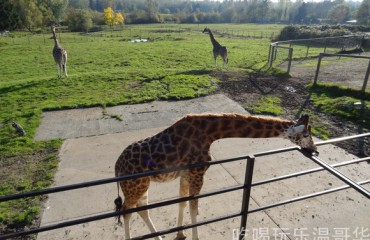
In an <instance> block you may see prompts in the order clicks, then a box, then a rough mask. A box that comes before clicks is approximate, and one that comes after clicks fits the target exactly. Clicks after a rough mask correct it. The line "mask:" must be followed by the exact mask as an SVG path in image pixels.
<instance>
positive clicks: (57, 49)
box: [51, 25, 68, 78]
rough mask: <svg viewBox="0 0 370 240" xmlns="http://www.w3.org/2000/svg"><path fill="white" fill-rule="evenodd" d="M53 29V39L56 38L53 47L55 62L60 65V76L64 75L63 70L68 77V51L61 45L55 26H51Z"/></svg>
mask: <svg viewBox="0 0 370 240" xmlns="http://www.w3.org/2000/svg"><path fill="white" fill-rule="evenodd" d="M51 31H52V33H53V39H54V48H53V57H54V60H55V63H56V64H57V67H58V77H59V78H61V77H62V70H63V72H64V75H65V76H66V77H67V78H68V74H67V51H66V50H65V49H64V48H63V47H62V46H60V44H59V41H58V39H57V36H56V34H55V26H54V25H52V26H51Z"/></svg>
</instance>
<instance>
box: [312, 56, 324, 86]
mask: <svg viewBox="0 0 370 240" xmlns="http://www.w3.org/2000/svg"><path fill="white" fill-rule="evenodd" d="M323 56H324V54H323V53H320V56H319V61H318V62H317V68H316V73H315V79H314V81H313V85H316V84H317V78H318V77H319V72H320V65H321V59H322V57H323Z"/></svg>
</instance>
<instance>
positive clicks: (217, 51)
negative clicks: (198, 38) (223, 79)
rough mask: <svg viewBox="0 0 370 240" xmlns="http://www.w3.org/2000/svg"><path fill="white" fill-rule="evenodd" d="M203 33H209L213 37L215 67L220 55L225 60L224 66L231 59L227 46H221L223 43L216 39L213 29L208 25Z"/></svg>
mask: <svg viewBox="0 0 370 240" xmlns="http://www.w3.org/2000/svg"><path fill="white" fill-rule="evenodd" d="M203 33H208V34H209V37H210V38H211V42H212V45H213V58H214V60H215V67H217V57H218V56H221V58H222V61H223V65H222V66H225V65H226V64H227V63H228V61H229V59H228V57H227V48H226V47H225V46H221V44H219V43H218V42H217V41H216V39H215V37H214V36H213V34H212V31H211V29H209V28H208V27H206V28H205V29H204V30H203Z"/></svg>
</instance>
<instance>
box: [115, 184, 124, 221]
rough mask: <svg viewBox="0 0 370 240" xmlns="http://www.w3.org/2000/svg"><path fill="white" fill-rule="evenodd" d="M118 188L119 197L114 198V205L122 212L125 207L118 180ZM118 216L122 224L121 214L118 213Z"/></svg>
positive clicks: (117, 210)
mask: <svg viewBox="0 0 370 240" xmlns="http://www.w3.org/2000/svg"><path fill="white" fill-rule="evenodd" d="M117 190H118V197H117V198H116V199H115V200H114V205H115V206H116V207H115V211H116V212H120V211H121V210H122V207H123V202H122V198H121V196H120V195H119V184H118V182H117ZM116 218H117V221H118V223H119V224H122V222H121V214H120V215H117V216H116Z"/></svg>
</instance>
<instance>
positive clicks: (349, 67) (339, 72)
mask: <svg viewBox="0 0 370 240" xmlns="http://www.w3.org/2000/svg"><path fill="white" fill-rule="evenodd" d="M355 56H366V57H370V53H362V54H361V55H355ZM317 63H318V58H314V59H307V60H303V61H301V60H298V61H292V66H291V71H290V74H291V75H292V76H293V77H297V78H303V79H311V80H313V79H314V77H315V73H316V68H317ZM368 66H369V59H358V58H350V57H341V58H338V57H324V58H323V59H322V62H321V65H320V72H319V76H318V82H328V83H335V84H339V85H343V86H347V87H351V88H354V89H358V90H360V89H362V86H363V83H364V79H365V75H366V71H367V68H368ZM278 67H280V68H282V69H284V70H286V69H287V67H288V62H284V63H282V64H279V65H278ZM366 89H367V91H370V83H368V84H367V88H366Z"/></svg>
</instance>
